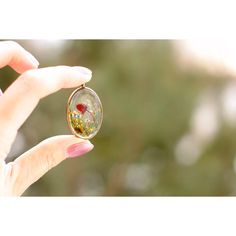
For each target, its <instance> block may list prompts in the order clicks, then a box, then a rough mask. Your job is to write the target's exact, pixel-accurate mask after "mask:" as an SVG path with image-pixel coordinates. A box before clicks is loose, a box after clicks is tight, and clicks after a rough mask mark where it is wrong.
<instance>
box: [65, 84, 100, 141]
mask: <svg viewBox="0 0 236 236" xmlns="http://www.w3.org/2000/svg"><path fill="white" fill-rule="evenodd" d="M102 119H103V109H102V103H101V101H100V99H99V97H98V95H97V94H96V93H95V92H94V91H93V90H92V89H90V88H87V87H84V86H81V87H80V88H78V89H77V90H75V91H74V92H73V93H72V94H71V96H70V98H69V100H68V104H67V121H68V124H69V127H70V129H71V131H72V133H73V134H74V135H76V136H77V137H79V138H82V139H91V138H92V137H94V136H95V135H96V134H97V132H98V131H99V129H100V127H101V124H102Z"/></svg>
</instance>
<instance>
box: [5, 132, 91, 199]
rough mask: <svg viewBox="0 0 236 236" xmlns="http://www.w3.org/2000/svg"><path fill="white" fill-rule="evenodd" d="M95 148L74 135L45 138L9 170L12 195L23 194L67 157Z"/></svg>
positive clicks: (79, 154) (12, 164) (18, 159)
mask: <svg viewBox="0 0 236 236" xmlns="http://www.w3.org/2000/svg"><path fill="white" fill-rule="evenodd" d="M92 149H93V144H91V143H90V141H88V140H82V139H79V138H76V137H75V136H73V135H62V136H55V137H51V138H49V139H46V140H44V141H43V142H41V143H39V144H38V145H37V146H35V147H33V148H32V149H30V150H29V151H27V152H25V153H24V154H22V155H21V156H20V157H19V158H17V159H16V160H15V161H14V162H11V163H8V165H10V166H11V168H9V169H10V171H9V182H10V183H9V184H10V185H11V186H12V188H11V189H12V192H11V193H10V194H11V195H15V196H18V195H21V194H22V193H23V192H24V191H25V190H26V189H27V188H28V187H29V186H30V185H31V184H33V183H34V182H35V181H37V180H38V179H39V178H41V177H42V176H43V175H44V174H45V173H46V172H48V171H49V170H50V169H51V168H53V167H54V166H56V165H58V164H59V163H60V162H62V161H63V160H64V159H66V158H71V157H76V156H81V155H83V154H85V153H87V152H89V151H91V150H92Z"/></svg>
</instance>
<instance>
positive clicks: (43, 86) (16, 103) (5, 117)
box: [0, 66, 92, 159]
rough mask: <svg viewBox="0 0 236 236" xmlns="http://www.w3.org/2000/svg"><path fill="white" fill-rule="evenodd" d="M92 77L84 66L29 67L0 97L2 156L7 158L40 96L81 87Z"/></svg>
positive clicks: (0, 145)
mask: <svg viewBox="0 0 236 236" xmlns="http://www.w3.org/2000/svg"><path fill="white" fill-rule="evenodd" d="M91 77H92V73H91V71H90V70H89V69H87V68H85V67H69V66H56V67H48V68H42V69H35V70H29V71H27V72H25V73H23V74H22V75H21V76H20V77H19V78H18V79H17V80H16V81H14V82H13V84H12V85H11V86H10V87H9V88H8V89H7V90H6V91H5V92H4V94H3V95H2V96H1V99H0V159H4V158H6V156H7V154H8V152H9V150H10V147H11V144H12V142H13V141H14V139H15V136H16V133H17V130H18V129H19V128H20V126H21V125H22V124H23V123H24V121H25V120H26V119H27V118H28V116H29V115H30V114H31V112H32V111H33V110H34V108H35V107H36V106H37V104H38V102H39V100H40V99H41V98H43V97H45V96H47V95H49V94H51V93H54V92H56V91H58V90H60V89H61V88H73V87H77V86H80V85H82V84H84V83H86V82H88V81H89V80H90V79H91Z"/></svg>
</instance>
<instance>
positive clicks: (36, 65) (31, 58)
mask: <svg viewBox="0 0 236 236" xmlns="http://www.w3.org/2000/svg"><path fill="white" fill-rule="evenodd" d="M27 55H28V58H29V60H30V62H31V63H32V64H33V65H35V67H38V66H39V62H38V60H37V59H36V58H35V57H34V56H33V55H32V54H30V53H29V52H27Z"/></svg>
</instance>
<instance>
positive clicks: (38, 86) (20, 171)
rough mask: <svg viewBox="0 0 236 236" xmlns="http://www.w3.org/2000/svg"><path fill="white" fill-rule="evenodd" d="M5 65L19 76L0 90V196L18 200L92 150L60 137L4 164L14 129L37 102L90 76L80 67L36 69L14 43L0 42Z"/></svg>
mask: <svg viewBox="0 0 236 236" xmlns="http://www.w3.org/2000/svg"><path fill="white" fill-rule="evenodd" d="M7 65H9V66H10V67H12V68H13V69H14V70H15V71H16V72H18V73H19V74H20V76H19V77H18V78H17V79H16V80H15V81H14V82H13V83H12V84H11V85H10V86H9V87H8V88H7V90H6V91H4V93H2V91H1V90H0V196H20V195H21V194H23V193H24V191H25V190H26V189H27V188H28V187H29V186H30V185H31V184H32V183H34V182H35V181H37V180H38V179H39V178H41V177H42V176H43V175H44V174H45V173H46V172H47V171H49V170H50V169H51V168H53V167H55V166H56V165H58V164H59V163H60V162H62V161H63V160H65V159H67V158H71V157H72V158H73V157H77V156H81V155H83V154H85V153H87V152H89V151H91V150H92V149H93V144H92V143H91V142H90V141H88V140H82V139H79V138H76V137H75V136H73V135H60V136H55V137H51V138H48V139H46V140H44V141H42V142H41V143H39V144H38V145H36V146H35V147H33V148H32V149H30V150H28V151H27V152H25V153H23V154H22V155H21V156H19V157H18V158H16V159H15V160H14V161H13V162H9V163H7V164H6V162H5V160H6V158H7V155H8V153H9V151H10V148H11V146H12V144H13V141H14V140H15V137H16V134H17V131H18V129H19V128H20V127H21V125H22V124H23V123H24V122H25V120H26V119H27V118H28V116H29V115H30V114H31V112H32V111H33V110H34V108H35V107H36V106H37V104H38V102H39V100H40V99H41V98H43V97H45V96H47V95H49V94H51V93H54V92H57V91H58V90H60V89H62V88H73V87H78V86H80V85H82V84H84V83H86V82H88V81H89V80H90V79H91V77H92V72H91V71H90V70H89V69H87V68H85V67H80V66H75V67H69V66H55V67H47V68H40V69H38V65H39V63H38V61H37V60H36V59H35V58H34V57H33V56H32V55H31V54H30V53H29V52H27V51H26V50H25V49H23V48H22V47H21V46H20V45H19V44H18V43H16V42H13V41H2V42H0V68H3V67H4V66H7ZM9 107H10V108H11V109H9Z"/></svg>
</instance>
